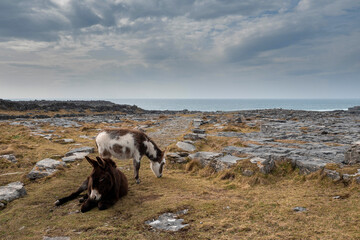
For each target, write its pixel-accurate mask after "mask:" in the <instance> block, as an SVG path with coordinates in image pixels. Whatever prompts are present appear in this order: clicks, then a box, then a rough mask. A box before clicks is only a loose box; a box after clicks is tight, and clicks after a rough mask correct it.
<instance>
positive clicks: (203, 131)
mask: <svg viewBox="0 0 360 240" xmlns="http://www.w3.org/2000/svg"><path fill="white" fill-rule="evenodd" d="M192 132H193V133H199V134H205V130H204V129H200V128H194V129H193V130H192Z"/></svg>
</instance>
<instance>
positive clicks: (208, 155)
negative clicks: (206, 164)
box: [189, 152, 223, 160]
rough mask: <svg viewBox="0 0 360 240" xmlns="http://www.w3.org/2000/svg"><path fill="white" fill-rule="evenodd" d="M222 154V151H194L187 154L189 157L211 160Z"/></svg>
mask: <svg viewBox="0 0 360 240" xmlns="http://www.w3.org/2000/svg"><path fill="white" fill-rule="evenodd" d="M221 156H223V154H222V153H217V152H196V153H193V154H190V155H189V158H190V159H192V160H193V159H200V160H213V159H216V158H218V157H221Z"/></svg>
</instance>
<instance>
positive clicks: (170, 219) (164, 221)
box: [145, 209, 189, 232]
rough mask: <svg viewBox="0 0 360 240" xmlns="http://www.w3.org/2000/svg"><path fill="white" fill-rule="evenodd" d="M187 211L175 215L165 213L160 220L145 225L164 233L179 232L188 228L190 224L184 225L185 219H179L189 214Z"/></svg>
mask: <svg viewBox="0 0 360 240" xmlns="http://www.w3.org/2000/svg"><path fill="white" fill-rule="evenodd" d="M187 211H188V210H187V209H185V210H183V211H179V212H177V213H176V214H174V213H164V214H162V215H160V216H159V218H158V219H156V220H155V219H153V220H149V221H146V222H145V223H146V224H148V225H150V226H151V227H153V228H156V229H158V230H164V231H173V232H176V231H179V230H180V229H182V228H184V227H186V226H188V225H189V224H183V221H184V219H177V217H178V216H179V215H183V214H186V213H187Z"/></svg>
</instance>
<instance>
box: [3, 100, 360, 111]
mask: <svg viewBox="0 0 360 240" xmlns="http://www.w3.org/2000/svg"><path fill="white" fill-rule="evenodd" d="M355 106H360V99H107V100H3V99H0V109H1V110H14V111H25V110H46V111H58V110H74V111H79V112H83V111H85V110H90V111H92V112H105V111H122V112H124V113H140V112H144V113H145V112H147V113H149V112H150V113H151V112H153V113H155V112H159V113H161V112H172V113H176V112H237V111H251V110H266V109H284V110H295V111H311V112H331V111H347V110H348V109H349V108H353V107H355Z"/></svg>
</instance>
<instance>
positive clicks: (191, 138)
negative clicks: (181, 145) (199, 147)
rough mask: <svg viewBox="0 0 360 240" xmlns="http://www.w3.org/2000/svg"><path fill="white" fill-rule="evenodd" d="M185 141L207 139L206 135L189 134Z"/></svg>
mask: <svg viewBox="0 0 360 240" xmlns="http://www.w3.org/2000/svg"><path fill="white" fill-rule="evenodd" d="M184 139H190V140H193V141H196V140H202V139H206V134H200V133H188V134H186V135H185V136H184Z"/></svg>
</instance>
